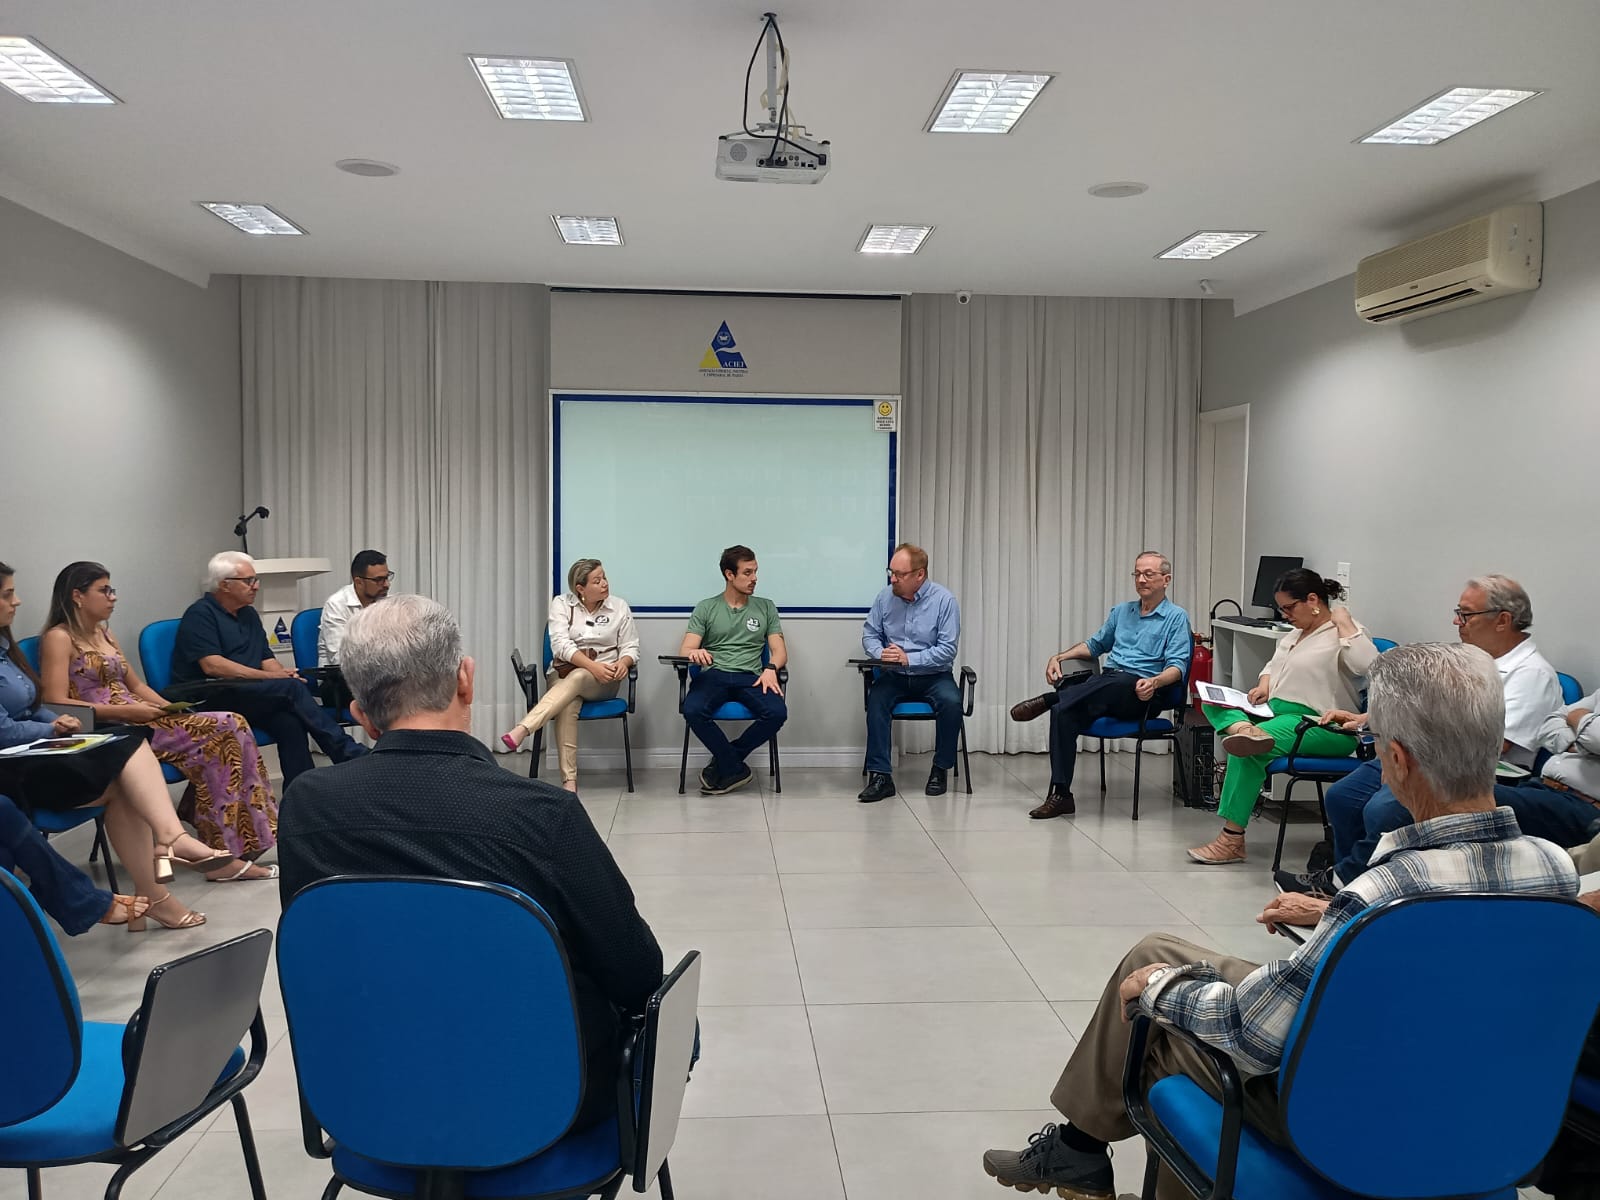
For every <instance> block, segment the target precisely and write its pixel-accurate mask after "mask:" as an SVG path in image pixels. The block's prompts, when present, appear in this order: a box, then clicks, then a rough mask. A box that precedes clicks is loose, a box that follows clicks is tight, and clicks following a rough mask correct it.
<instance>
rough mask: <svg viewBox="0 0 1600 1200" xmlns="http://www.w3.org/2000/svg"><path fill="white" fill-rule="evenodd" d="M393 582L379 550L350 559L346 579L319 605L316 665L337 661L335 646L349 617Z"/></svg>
mask: <svg viewBox="0 0 1600 1200" xmlns="http://www.w3.org/2000/svg"><path fill="white" fill-rule="evenodd" d="M393 582H394V572H393V571H391V570H389V560H388V559H387V558H385V557H384V554H383V551H381V550H363V551H361V553H360V554H357V555H356V556H355V558H353V559H351V561H350V582H349V583H347V584H345V585H344V587H342V588H340V589H339V590H338V591H337V592H335V593H334V594H333V595H331V596H329V597H328V602H327V603H326V604H324V605H323V606H322V629H321V631H320V632H319V633H318V634H317V666H319V667H333V666H337V665H338V664H339V646H340V644H341V643H342V642H343V641H344V627H345V626H346V625H347V624H349V622H350V618H351V617H353V616H355V615H356V614H357V613H358V612H360V611H361V610H362V609H363V608H366V607H367V606H368V605H370V604H375V603H377V602H378V601H379V600H382V599H383V598H384V597H385V596H387V595H388V594H389V585H390V584H391V583H393Z"/></svg>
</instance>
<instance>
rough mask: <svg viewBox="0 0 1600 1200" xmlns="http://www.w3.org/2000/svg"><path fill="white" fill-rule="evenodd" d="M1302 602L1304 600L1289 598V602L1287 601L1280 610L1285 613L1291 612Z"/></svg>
mask: <svg viewBox="0 0 1600 1200" xmlns="http://www.w3.org/2000/svg"><path fill="white" fill-rule="evenodd" d="M1304 603H1305V601H1304V600H1291V601H1289V603H1287V604H1285V605H1283V606H1282V611H1283V612H1284V613H1286V614H1287V613H1292V612H1293V611H1294V610H1295V609H1297V608H1299V607H1300V606H1301V605H1302V604H1304Z"/></svg>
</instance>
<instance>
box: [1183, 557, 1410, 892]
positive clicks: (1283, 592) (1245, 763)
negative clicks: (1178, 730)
mask: <svg viewBox="0 0 1600 1200" xmlns="http://www.w3.org/2000/svg"><path fill="white" fill-rule="evenodd" d="M1274 590H1275V592H1276V595H1275V596H1274V597H1273V600H1274V602H1275V603H1276V604H1277V606H1278V609H1279V611H1281V612H1282V613H1283V619H1284V620H1286V621H1288V622H1289V623H1290V624H1291V625H1293V626H1294V630H1293V632H1291V633H1289V634H1288V635H1287V636H1285V637H1284V638H1283V639H1282V640H1281V641H1280V642H1279V643H1278V651H1277V653H1276V654H1274V655H1273V656H1272V661H1271V662H1269V663H1268V664H1267V668H1266V670H1264V671H1263V672H1262V673H1261V678H1260V679H1259V680H1258V681H1257V682H1256V686H1255V687H1253V688H1251V689H1250V693H1249V695H1250V702H1251V703H1252V704H1261V703H1265V704H1266V706H1267V707H1268V708H1270V709H1271V710H1272V716H1270V717H1254V716H1251V715H1250V714H1249V713H1246V712H1242V711H1240V710H1239V709H1236V708H1220V707H1218V706H1216V705H1212V704H1208V705H1206V706H1205V708H1204V709H1203V711H1204V712H1205V715H1206V718H1207V719H1208V720H1209V721H1210V722H1211V724H1212V725H1214V726H1215V727H1216V730H1217V732H1218V733H1220V734H1222V735H1223V736H1222V748H1223V750H1225V751H1226V752H1227V754H1228V770H1227V774H1226V775H1225V776H1224V777H1223V780H1222V802H1221V804H1220V805H1219V806H1218V813H1219V814H1220V815H1221V817H1222V832H1221V833H1219V834H1217V836H1216V837H1215V838H1214V839H1212V840H1211V841H1209V842H1207V843H1206V844H1205V845H1204V846H1196V847H1194V848H1193V849H1192V850H1190V851H1189V857H1190V858H1191V859H1193V860H1194V861H1195V862H1197V863H1200V864H1202V865H1204V866H1208V867H1212V866H1222V865H1224V864H1226V863H1238V862H1243V861H1244V858H1245V854H1244V827H1245V825H1246V824H1247V823H1248V822H1249V820H1250V814H1251V813H1252V812H1253V811H1254V810H1255V805H1256V796H1257V795H1259V794H1260V791H1261V784H1262V782H1263V781H1264V780H1265V779H1266V777H1267V764H1268V763H1269V762H1271V761H1272V756H1274V755H1278V754H1287V753H1288V752H1289V751H1290V750H1291V749H1293V747H1294V739H1295V726H1297V725H1298V724H1299V723H1300V718H1302V717H1313V718H1315V717H1319V716H1320V714H1322V713H1325V712H1327V711H1329V710H1330V709H1335V708H1340V709H1347V710H1352V711H1353V710H1356V709H1359V708H1360V707H1361V703H1360V699H1359V696H1358V690H1359V689H1358V684H1359V682H1360V680H1361V677H1362V676H1364V675H1365V674H1366V673H1367V669H1368V668H1369V667H1371V666H1372V662H1373V660H1374V659H1376V658H1377V657H1378V648H1377V647H1376V646H1374V645H1373V644H1372V639H1371V638H1370V637H1368V636H1367V631H1366V630H1365V629H1363V628H1361V626H1359V625H1357V624H1356V622H1355V619H1354V618H1353V617H1351V615H1350V610H1349V609H1347V608H1334V607H1333V606H1332V602H1333V601H1334V600H1336V599H1338V598H1339V596H1341V595H1342V594H1343V593H1344V588H1343V587H1342V586H1341V585H1340V583H1339V582H1338V580H1335V579H1324V578H1323V577H1322V576H1320V575H1318V574H1317V573H1316V572H1315V571H1311V570H1307V569H1306V568H1304V567H1299V568H1297V569H1295V570H1293V571H1288V572H1286V573H1285V574H1283V575H1282V576H1280V577H1279V579H1278V583H1277V587H1276V588H1275V589H1274ZM1355 748H1356V739H1355V736H1354V735H1353V734H1349V733H1343V732H1341V731H1339V730H1337V729H1328V728H1324V727H1322V726H1318V727H1317V728H1316V729H1311V730H1307V732H1306V735H1305V738H1304V739H1303V740H1302V741H1301V743H1300V751H1301V753H1303V754H1308V755H1316V756H1319V757H1328V758H1342V757H1344V756H1345V755H1347V754H1353V753H1355Z"/></svg>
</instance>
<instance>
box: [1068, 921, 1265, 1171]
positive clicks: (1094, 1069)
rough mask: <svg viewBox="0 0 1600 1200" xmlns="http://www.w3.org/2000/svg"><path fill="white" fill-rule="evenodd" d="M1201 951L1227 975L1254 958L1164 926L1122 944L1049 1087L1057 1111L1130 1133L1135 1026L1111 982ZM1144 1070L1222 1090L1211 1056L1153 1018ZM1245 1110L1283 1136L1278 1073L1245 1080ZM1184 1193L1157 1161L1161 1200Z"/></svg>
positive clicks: (1087, 1128) (1108, 1130) (1111, 1133)
mask: <svg viewBox="0 0 1600 1200" xmlns="http://www.w3.org/2000/svg"><path fill="white" fill-rule="evenodd" d="M1202 959H1203V960H1204V961H1206V962H1208V963H1210V964H1211V965H1212V966H1214V967H1215V968H1216V969H1217V970H1218V972H1220V973H1221V975H1222V978H1223V979H1224V980H1225V981H1226V982H1228V983H1238V982H1239V981H1240V980H1242V979H1243V978H1244V977H1245V976H1246V975H1248V974H1250V973H1251V972H1252V971H1254V970H1255V969H1256V968H1257V966H1258V965H1259V964H1257V963H1253V962H1247V961H1246V960H1244V959H1242V958H1229V957H1227V956H1226V955H1222V954H1217V953H1216V952H1215V951H1211V950H1206V949H1205V948H1204V947H1201V946H1196V945H1195V944H1194V943H1193V942H1186V941H1184V940H1183V939H1182V938H1178V937H1173V936H1171V935H1170V934H1165V933H1152V934H1149V935H1148V936H1147V937H1145V938H1144V940H1142V941H1141V942H1139V943H1138V944H1137V945H1135V946H1134V947H1133V949H1132V950H1130V951H1128V953H1127V955H1126V956H1125V957H1124V958H1123V960H1122V962H1121V963H1120V964H1118V966H1117V969H1116V970H1115V971H1113V972H1112V973H1111V978H1110V979H1109V980H1107V981H1106V988H1105V991H1103V992H1102V993H1101V994H1100V1004H1099V1007H1097V1008H1096V1009H1095V1014H1094V1017H1093V1018H1092V1019H1091V1020H1090V1022H1089V1026H1088V1028H1087V1029H1085V1030H1084V1032H1083V1037H1082V1038H1080V1039H1079V1040H1078V1048H1077V1049H1076V1050H1074V1051H1073V1052H1072V1057H1071V1058H1070V1059H1068V1060H1067V1065H1066V1069H1065V1070H1063V1071H1062V1072H1061V1078H1060V1079H1059V1080H1058V1081H1057V1082H1056V1086H1055V1090H1054V1091H1053V1092H1051V1093H1050V1103H1051V1104H1053V1105H1055V1106H1056V1110H1057V1111H1058V1112H1060V1113H1061V1115H1062V1116H1064V1117H1066V1118H1067V1120H1069V1121H1071V1122H1072V1123H1073V1124H1074V1125H1076V1126H1077V1127H1078V1128H1079V1129H1081V1130H1083V1132H1085V1133H1087V1134H1088V1135H1089V1136H1090V1137H1093V1138H1099V1139H1100V1140H1101V1141H1103V1142H1120V1141H1122V1140H1123V1139H1124V1138H1130V1137H1132V1136H1133V1133H1134V1129H1133V1123H1132V1122H1131V1121H1129V1120H1128V1113H1127V1110H1126V1109H1125V1108H1124V1107H1123V1104H1122V1064H1123V1061H1124V1060H1125V1059H1126V1058H1127V1057H1128V1041H1129V1037H1130V1034H1131V1032H1132V1029H1133V1027H1132V1025H1130V1024H1128V1023H1126V1022H1124V1021H1123V1019H1122V999H1121V997H1119V996H1118V994H1117V989H1118V988H1119V987H1120V986H1121V984H1122V981H1123V980H1124V979H1126V978H1127V977H1128V976H1129V975H1132V974H1133V973H1134V972H1135V971H1136V970H1138V969H1139V968H1140V967H1147V966H1149V965H1150V964H1152V963H1159V962H1164V963H1171V964H1172V965H1173V966H1181V965H1183V964H1184V963H1192V962H1200V961H1201V960H1202ZM1144 1071H1145V1076H1144V1077H1145V1080H1146V1082H1147V1083H1149V1082H1153V1081H1155V1080H1157V1079H1163V1078H1165V1077H1166V1076H1168V1075H1188V1076H1189V1077H1190V1078H1191V1079H1193V1080H1194V1081H1195V1082H1196V1083H1198V1084H1199V1085H1200V1086H1201V1087H1203V1088H1205V1089H1206V1091H1208V1092H1210V1093H1211V1094H1212V1095H1214V1096H1218V1097H1219V1098H1220V1095H1221V1090H1220V1088H1219V1087H1218V1085H1217V1081H1216V1076H1215V1074H1214V1073H1213V1072H1212V1069H1211V1064H1210V1060H1209V1059H1207V1058H1205V1057H1204V1056H1203V1055H1202V1054H1201V1052H1200V1051H1198V1050H1196V1049H1195V1048H1194V1047H1193V1046H1191V1045H1190V1044H1189V1043H1188V1042H1184V1041H1179V1040H1178V1039H1176V1038H1171V1037H1168V1036H1166V1035H1165V1034H1164V1033H1163V1032H1162V1031H1161V1029H1160V1027H1159V1026H1158V1027H1157V1028H1155V1029H1153V1030H1152V1031H1151V1033H1150V1042H1149V1048H1148V1051H1147V1053H1146V1055H1145V1067H1144ZM1244 1115H1245V1119H1246V1120H1247V1121H1248V1122H1249V1123H1250V1124H1251V1125H1252V1126H1253V1127H1254V1128H1255V1129H1256V1130H1257V1131H1258V1132H1260V1133H1262V1134H1264V1135H1266V1136H1267V1137H1269V1138H1271V1139H1272V1140H1273V1141H1275V1142H1279V1143H1281V1142H1283V1141H1284V1140H1285V1136H1284V1133H1283V1118H1282V1114H1281V1113H1280V1111H1279V1108H1278V1078H1277V1076H1276V1075H1258V1076H1253V1077H1250V1078H1248V1079H1246V1080H1245V1086H1244ZM1205 1165H1208V1166H1213V1165H1215V1164H1205ZM1188 1194H1189V1193H1188V1192H1187V1190H1186V1189H1185V1188H1184V1187H1183V1185H1182V1184H1181V1183H1179V1182H1178V1180H1177V1178H1176V1177H1175V1176H1173V1175H1172V1174H1171V1173H1170V1172H1168V1171H1167V1170H1166V1169H1165V1168H1163V1169H1162V1171H1161V1176H1160V1179H1159V1180H1158V1183H1157V1187H1156V1195H1157V1196H1158V1197H1159V1198H1160V1200H1169V1197H1179V1196H1187V1195H1188Z"/></svg>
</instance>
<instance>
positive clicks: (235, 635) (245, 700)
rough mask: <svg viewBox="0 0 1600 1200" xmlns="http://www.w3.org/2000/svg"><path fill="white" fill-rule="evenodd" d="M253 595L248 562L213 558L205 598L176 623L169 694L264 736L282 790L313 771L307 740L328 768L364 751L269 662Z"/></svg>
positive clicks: (254, 581)
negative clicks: (236, 717) (233, 716)
mask: <svg viewBox="0 0 1600 1200" xmlns="http://www.w3.org/2000/svg"><path fill="white" fill-rule="evenodd" d="M260 587H261V580H260V578H259V577H257V575H256V566H255V563H254V562H253V561H252V560H251V558H250V556H249V555H248V554H241V553H239V552H238V551H237V550H224V551H223V552H222V553H221V554H216V555H213V556H212V558H211V561H210V562H209V563H207V564H206V594H205V595H204V596H201V597H200V599H198V600H196V601H195V602H194V603H193V604H191V605H190V606H189V607H188V608H187V609H186V610H185V611H184V614H183V619H182V620H181V621H180V622H179V623H178V635H177V638H176V639H175V640H174V642H173V645H172V687H171V689H170V691H171V694H172V695H173V696H176V697H179V698H189V697H204V699H205V702H206V703H207V704H208V705H210V706H211V707H213V708H219V709H224V710H227V711H229V712H236V713H238V714H240V715H241V716H242V717H244V719H245V720H247V721H249V722H250V725H251V728H253V729H260V730H263V731H264V732H266V733H268V734H271V735H272V740H273V741H274V742H276V743H277V746H278V765H279V766H280V767H282V768H283V782H284V786H286V787H287V786H288V785H289V784H290V783H292V782H293V781H294V780H295V778H296V777H297V776H299V775H300V774H302V773H303V772H305V771H309V770H311V768H312V767H313V766H314V765H315V764H314V763H312V761H311V751H310V749H309V748H308V747H307V745H306V737H307V736H308V735H309V736H310V737H311V739H312V740H313V741H314V742H316V743H317V745H318V746H319V747H321V749H322V752H323V753H324V754H326V755H327V756H328V757H329V758H331V759H333V761H334V762H344V761H345V760H346V759H350V758H358V757H360V756H361V755H363V754H365V753H366V752H367V748H366V747H365V746H363V745H361V744H360V743H359V742H357V741H355V740H354V739H353V738H351V737H350V735H349V734H347V733H346V732H345V731H344V730H343V729H342V728H341V727H340V725H339V722H338V721H336V720H334V718H333V716H332V715H331V714H330V713H329V712H328V710H327V709H325V708H323V707H321V706H320V705H319V704H317V702H316V698H315V697H314V696H313V695H312V694H311V689H310V688H308V687H307V686H306V683H305V680H303V679H301V678H300V676H298V675H296V674H295V673H294V672H292V671H289V670H287V669H285V668H284V666H283V664H282V663H280V662H279V661H278V660H277V658H276V657H275V656H274V655H273V653H272V648H271V646H269V645H268V644H267V632H266V630H265V629H263V628H262V627H261V614H259V613H258V612H256V610H255V607H254V604H255V598H256V592H257V591H258V590H259V589H260Z"/></svg>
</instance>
